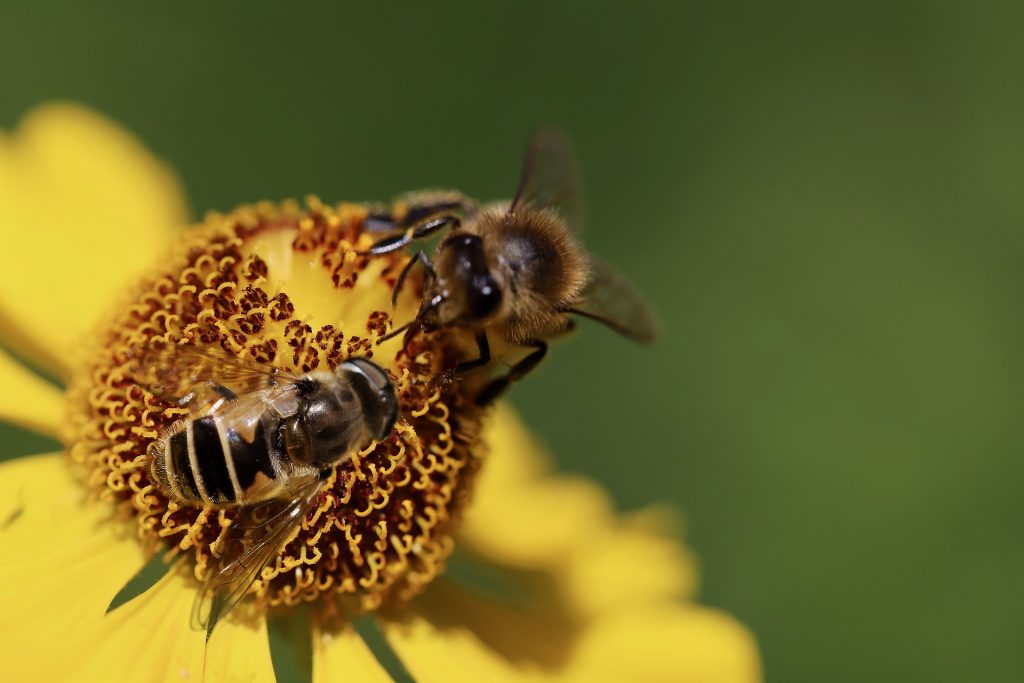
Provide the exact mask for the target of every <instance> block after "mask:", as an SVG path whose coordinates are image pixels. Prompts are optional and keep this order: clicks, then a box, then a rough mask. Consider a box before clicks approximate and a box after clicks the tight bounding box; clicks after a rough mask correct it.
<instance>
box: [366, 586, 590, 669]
mask: <svg viewBox="0 0 1024 683" xmlns="http://www.w3.org/2000/svg"><path fill="white" fill-rule="evenodd" d="M552 623H553V622H547V621H545V620H543V619H540V620H538V619H532V618H530V617H529V616H526V615H523V614H520V613H518V612H517V611H516V610H513V609H509V608H507V607H506V608H502V607H500V606H499V605H498V604H496V603H491V602H488V601H484V600H481V599H479V598H478V597H477V596H475V595H471V594H469V593H467V592H465V591H461V590H459V589H458V588H456V587H454V586H451V585H447V584H440V583H438V584H435V585H433V586H431V587H430V589H429V590H428V592H427V593H426V594H425V595H423V596H422V597H421V598H419V599H418V600H417V601H416V602H415V603H414V605H413V606H411V607H410V608H409V609H408V610H407V614H406V616H405V618H404V619H402V620H399V621H382V623H381V626H382V628H383V630H384V634H385V636H386V637H387V639H388V641H389V642H390V643H391V646H392V647H393V648H394V649H395V653H396V654H397V655H398V657H399V658H400V659H401V660H402V663H403V664H404V665H405V667H406V669H408V671H409V673H410V674H411V675H412V677H413V678H414V679H415V680H416V681H418V682H419V683H432V682H434V681H439V682H442V681H443V682H447V681H456V682H457V681H487V682H488V683H501V682H503V681H523V680H530V677H538V676H540V674H541V672H542V671H543V670H544V668H548V669H550V668H551V667H557V666H559V662H558V659H559V658H560V656H561V654H562V653H561V652H560V651H564V650H566V648H567V645H568V643H569V642H571V641H570V640H569V638H571V633H570V634H566V635H565V637H558V634H555V633H552V632H550V629H552V628H553V627H552V626H551V624H552ZM545 629H548V630H549V632H547V633H545ZM538 646H540V648H541V650H540V651H538Z"/></svg>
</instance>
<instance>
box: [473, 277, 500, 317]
mask: <svg viewBox="0 0 1024 683" xmlns="http://www.w3.org/2000/svg"><path fill="white" fill-rule="evenodd" d="M467 303H468V304H469V310H470V311H472V313H473V316H474V317H475V318H478V319H480V318H487V317H489V316H491V315H493V314H494V313H495V312H496V311H497V310H498V308H499V307H500V306H501V288H500V287H499V286H498V283H497V282H496V281H495V280H494V278H493V277H491V276H490V275H489V274H488V275H485V276H480V277H477V278H474V280H473V286H472V287H471V288H470V290H469V297H468V301H467Z"/></svg>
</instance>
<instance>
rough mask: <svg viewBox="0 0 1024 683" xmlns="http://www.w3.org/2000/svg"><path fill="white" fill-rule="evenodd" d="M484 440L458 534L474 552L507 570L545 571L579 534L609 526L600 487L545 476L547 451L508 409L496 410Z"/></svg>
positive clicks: (609, 509)
mask: <svg viewBox="0 0 1024 683" xmlns="http://www.w3.org/2000/svg"><path fill="white" fill-rule="evenodd" d="M483 438H484V440H485V443H487V445H488V447H489V451H488V453H487V459H486V461H485V463H484V467H483V468H482V471H481V472H480V475H479V480H478V482H477V485H476V490H475V492H474V494H473V503H472V505H470V507H469V509H468V510H467V511H466V515H465V519H464V521H463V524H462V527H461V529H460V536H461V538H462V539H463V540H464V541H466V542H468V543H469V544H470V545H471V546H472V547H473V548H474V549H475V550H478V551H480V552H482V553H484V554H486V555H489V556H491V557H494V558H495V559H496V560H498V561H500V562H502V563H505V564H523V565H527V566H538V565H546V564H549V563H550V562H551V561H552V560H555V559H557V558H558V557H560V556H562V555H563V553H564V552H565V549H566V548H567V547H571V546H573V545H575V544H576V543H577V542H578V537H579V533H580V531H581V530H585V529H587V528H588V527H591V528H593V527H597V526H601V525H605V524H609V523H610V522H611V520H612V511H611V506H610V504H609V501H608V499H607V496H606V495H605V494H604V492H603V491H601V489H600V488H598V487H597V486H596V485H594V484H593V483H591V482H588V481H585V480H583V479H578V478H577V479H573V478H568V477H545V476H542V475H543V473H544V472H545V471H546V470H547V462H548V461H547V457H546V455H545V454H544V450H543V449H542V448H541V446H540V444H538V443H537V441H536V440H535V439H534V438H533V437H532V436H531V435H530V433H529V432H528V430H527V429H526V428H525V427H524V426H523V424H522V421H521V420H520V419H519V416H518V415H517V414H516V413H515V412H514V411H513V410H512V409H511V408H510V407H508V406H507V405H500V406H498V407H497V409H496V410H495V414H494V415H493V416H492V418H491V420H490V421H489V422H488V423H487V425H486V426H485V431H484V435H483ZM513 510H514V511H515V512H514V514H510V511H513ZM555 510H557V511H558V514H552V512H553V511H555Z"/></svg>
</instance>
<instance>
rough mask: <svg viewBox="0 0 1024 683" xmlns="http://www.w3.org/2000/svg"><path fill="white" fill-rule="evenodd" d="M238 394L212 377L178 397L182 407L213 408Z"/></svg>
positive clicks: (231, 399)
mask: <svg viewBox="0 0 1024 683" xmlns="http://www.w3.org/2000/svg"><path fill="white" fill-rule="evenodd" d="M236 398H238V396H237V395H236V394H235V392H233V391H231V390H230V389H228V388H227V387H226V386H224V385H223V384H220V383H218V382H215V381H213V380H212V379H208V380H204V381H202V382H200V383H199V384H197V385H195V386H194V387H193V388H192V390H191V391H189V392H188V393H187V394H185V395H184V396H182V397H181V398H180V399H178V404H179V405H180V406H182V407H187V408H191V409H193V410H214V409H216V408H217V407H218V406H219V405H220V404H221V403H224V402H225V401H234V400H235V399H236Z"/></svg>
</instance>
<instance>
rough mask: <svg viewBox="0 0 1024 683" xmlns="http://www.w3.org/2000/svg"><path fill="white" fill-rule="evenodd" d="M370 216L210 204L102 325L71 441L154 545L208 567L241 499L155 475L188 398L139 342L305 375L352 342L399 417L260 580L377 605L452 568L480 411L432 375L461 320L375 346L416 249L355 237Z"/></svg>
mask: <svg viewBox="0 0 1024 683" xmlns="http://www.w3.org/2000/svg"><path fill="white" fill-rule="evenodd" d="M366 215H367V211H366V209H365V208H364V207H362V206H359V205H349V204H342V205H339V206H337V207H327V206H324V205H322V204H321V203H320V202H319V201H317V200H315V199H310V200H309V201H308V202H307V206H306V207H305V208H300V207H299V206H298V205H297V204H294V203H292V204H285V205H282V206H274V205H269V204H261V205H258V206H255V207H242V208H240V209H238V210H236V211H234V212H233V213H231V214H229V215H212V216H211V217H209V218H208V219H207V221H206V222H205V224H204V225H202V226H200V227H198V228H195V229H192V230H189V231H186V232H184V233H183V234H182V239H181V242H180V244H178V245H177V247H176V248H175V250H174V251H173V253H172V255H171V256H170V257H169V258H168V259H166V260H165V261H163V262H162V264H161V265H160V266H159V267H158V268H157V269H155V270H154V271H153V272H152V274H150V275H149V276H148V277H147V278H146V280H145V281H144V282H143V283H142V284H141V285H140V286H139V287H138V288H137V289H135V290H134V291H133V292H132V293H131V294H129V295H128V297H127V299H126V301H125V302H124V305H123V306H121V307H120V308H119V309H118V311H117V312H116V313H115V314H114V315H113V316H111V317H110V318H109V319H108V321H107V322H106V323H105V325H104V326H103V328H102V329H101V330H99V331H98V333H97V334H96V336H95V338H94V342H95V344H94V345H93V348H92V350H91V351H90V352H88V360H87V361H85V362H84V363H83V364H82V366H81V368H82V369H81V370H80V371H79V372H78V373H77V374H76V375H75V377H74V378H73V380H72V382H71V385H70V387H69V390H68V397H69V406H70V419H69V427H68V429H69V434H68V437H69V443H71V444H73V445H72V448H71V454H72V457H73V458H74V459H75V460H76V461H77V462H80V463H82V464H83V465H84V466H85V468H86V470H87V472H88V482H89V485H90V487H91V488H93V489H94V490H96V491H97V492H98V493H99V494H100V496H101V497H102V498H104V499H108V500H113V501H116V502H117V503H119V504H120V505H121V506H122V507H124V508H126V509H130V510H131V511H132V512H133V517H134V520H135V523H136V525H137V530H138V534H139V536H140V538H141V539H142V540H143V542H144V543H145V544H146V545H147V547H149V548H150V549H156V548H159V547H161V546H165V547H167V548H169V549H170V550H171V552H172V553H189V554H191V555H193V556H194V559H195V574H196V577H197V578H198V579H199V580H204V579H205V578H206V577H207V576H208V575H209V573H210V572H211V571H212V569H211V567H213V566H215V560H216V553H217V548H218V545H217V543H216V541H217V540H218V538H219V537H220V536H221V535H222V533H223V532H224V530H225V529H226V528H228V527H229V526H230V524H231V522H232V521H233V519H234V518H235V516H236V515H237V513H238V510H237V508H232V507H231V506H230V505H227V506H221V507H219V508H212V507H207V508H206V509H204V508H202V507H199V506H197V505H195V504H192V503H189V502H187V501H182V500H175V499H173V498H169V497H168V495H165V494H164V493H162V492H161V489H160V488H159V487H158V486H157V485H156V484H155V482H154V481H152V479H151V475H150V468H149V467H148V464H149V462H150V458H151V457H152V456H151V455H149V452H150V446H151V445H152V444H153V443H154V442H155V441H156V440H158V439H159V438H160V437H161V435H163V434H166V432H167V430H168V429H171V428H172V425H174V424H175V422H176V421H178V420H180V419H181V418H182V417H183V414H184V413H185V412H186V411H185V410H184V409H183V408H182V407H180V406H178V405H174V404H172V403H169V402H167V401H166V400H164V399H163V398H159V397H157V396H155V395H154V394H152V393H151V392H150V391H149V390H148V389H147V388H144V387H142V386H140V385H139V384H138V383H137V382H135V381H133V376H132V369H131V368H132V362H133V358H136V357H137V354H138V351H139V350H140V349H145V348H147V347H151V346H154V345H158V346H161V347H163V346H169V345H173V344H180V343H183V342H184V343H188V344H193V345H197V346H202V347H210V348H219V349H221V350H223V351H225V352H227V353H231V354H234V355H236V356H238V357H248V358H252V359H255V360H258V361H261V362H263V363H266V364H270V365H273V366H276V367H279V368H282V369H285V370H289V371H293V372H297V373H305V372H310V371H312V370H315V369H321V370H322V369H331V370H333V369H334V368H335V367H336V366H337V365H338V363H340V362H341V361H344V360H345V359H347V358H350V357H364V358H372V359H373V361H374V362H375V363H377V364H378V365H379V366H381V367H382V368H384V369H386V370H387V371H388V373H389V375H390V376H391V380H392V382H393V383H394V386H395V390H396V393H397V396H398V400H399V406H400V409H401V416H400V418H399V420H398V422H397V423H396V425H395V428H394V429H393V430H392V432H391V434H390V436H389V437H388V438H386V439H385V440H383V441H381V442H379V443H375V444H373V445H372V447H369V448H367V449H364V450H363V451H360V452H359V453H357V454H355V455H353V456H352V457H351V459H348V460H345V461H343V462H342V463H341V464H340V465H338V466H337V467H336V468H334V470H333V472H331V473H330V476H329V477H328V478H327V479H326V480H325V482H324V487H323V489H322V490H321V491H320V493H319V494H318V498H317V499H316V502H315V504H314V505H313V507H312V509H311V512H310V513H309V514H308V515H306V517H305V519H303V520H302V523H301V526H298V528H297V533H295V534H294V535H292V536H291V538H290V540H289V541H288V543H287V544H286V545H285V546H284V547H283V548H282V550H281V552H280V553H278V555H277V556H276V557H275V558H274V559H272V560H271V561H270V563H269V564H268V565H267V566H266V567H265V568H264V570H263V572H262V573H261V575H260V576H259V578H258V580H257V581H256V582H255V583H254V584H253V586H252V588H251V589H250V592H252V593H255V594H256V595H257V596H258V597H259V599H260V600H262V602H263V603H264V604H265V605H267V606H277V605H281V604H286V605H294V604H297V603H299V602H301V601H312V600H315V599H318V598H320V597H323V596H326V595H330V596H332V597H334V598H341V599H343V600H344V602H345V605H346V607H348V608H349V609H353V608H354V609H357V610H373V609H376V608H377V607H378V606H380V605H381V604H383V603H384V602H385V601H390V600H404V599H408V598H409V597H411V596H412V595H414V594H415V593H416V592H418V591H419V590H420V589H421V588H422V587H423V586H425V585H426V584H427V583H428V582H430V580H431V579H433V578H434V577H435V576H436V575H437V574H438V573H439V572H440V571H441V570H442V569H443V566H444V561H445V559H446V557H447V556H448V554H449V553H450V552H451V550H452V548H453V542H452V537H451V534H452V532H453V526H454V524H455V522H456V521H457V517H458V514H459V510H460V509H461V507H462V505H463V504H464V502H465V501H466V499H467V497H468V494H469V489H470V485H471V483H472V480H473V475H474V473H475V471H476V470H477V467H478V464H479V454H478V452H477V451H476V449H475V446H474V445H475V444H476V443H477V440H478V434H479V417H480V416H479V410H478V409H477V408H476V407H475V406H474V405H473V402H472V401H471V400H468V399H467V398H466V397H465V396H463V395H462V394H461V393H460V392H459V388H458V386H459V385H458V383H457V382H456V383H449V384H447V385H443V384H441V385H439V384H438V382H437V381H436V378H437V377H438V376H439V375H440V374H441V373H442V372H444V371H445V370H446V369H450V368H451V367H453V366H454V364H455V363H456V361H457V359H458V356H459V348H460V346H459V344H460V342H459V339H458V338H457V336H456V335H454V334H451V333H445V332H439V333H437V332H435V333H431V334H419V335H417V336H416V337H415V338H413V339H412V340H411V341H410V343H409V345H408V346H407V347H405V348H403V342H402V339H401V337H400V336H399V337H397V338H395V339H391V340H388V341H386V342H385V343H383V344H380V345H377V344H376V342H377V341H378V340H379V339H380V338H381V337H382V336H384V334H386V332H387V331H388V329H389V328H390V327H391V325H392V324H393V321H392V314H391V313H389V311H391V310H392V307H391V303H390V297H391V291H392V287H393V285H394V283H395V279H396V277H397V275H398V273H399V272H401V269H402V267H403V266H404V265H405V263H406V262H407V256H406V255H404V254H393V255H388V256H384V257H368V256H364V255H361V254H360V253H357V252H360V251H362V250H365V249H366V248H367V247H368V246H369V245H370V244H372V243H373V241H374V239H375V237H374V236H372V235H368V234H365V233H363V232H362V225H363V220H364V219H365V217H366ZM377 237H379V236H377ZM419 284H420V283H418V282H417V281H414V278H413V277H411V278H410V280H409V282H408V283H407V284H406V285H405V289H407V290H409V291H408V292H405V293H404V294H403V296H402V297H401V298H400V301H399V306H398V307H397V308H396V309H395V311H394V313H393V315H394V322H395V324H402V323H403V322H406V321H408V320H410V319H411V318H412V317H413V316H414V315H415V313H416V305H417V303H418V302H417V297H416V292H417V288H418V287H419ZM211 545H212V546H213V550H211Z"/></svg>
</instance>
